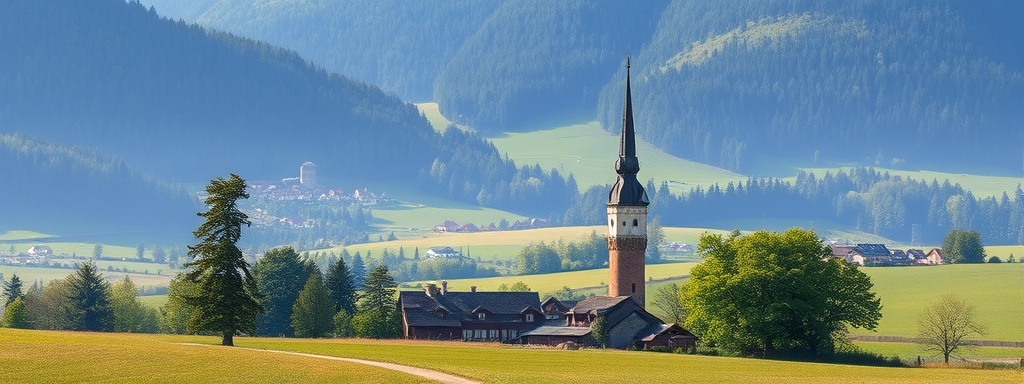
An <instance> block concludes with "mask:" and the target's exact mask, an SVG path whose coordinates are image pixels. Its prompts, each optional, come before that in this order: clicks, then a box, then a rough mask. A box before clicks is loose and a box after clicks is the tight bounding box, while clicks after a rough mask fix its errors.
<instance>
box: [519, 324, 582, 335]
mask: <svg viewBox="0 0 1024 384" xmlns="http://www.w3.org/2000/svg"><path fill="white" fill-rule="evenodd" d="M590 332H591V330H590V327H560V326H550V325H545V326H543V327H538V328H537V329H534V330H532V331H528V332H524V333H523V336H574V337H581V336H586V335H589V334H590Z"/></svg>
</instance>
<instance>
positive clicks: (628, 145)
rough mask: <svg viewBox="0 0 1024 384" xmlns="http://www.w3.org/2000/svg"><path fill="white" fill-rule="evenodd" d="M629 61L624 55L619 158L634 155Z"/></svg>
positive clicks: (634, 144)
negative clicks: (624, 73)
mask: <svg viewBox="0 0 1024 384" xmlns="http://www.w3.org/2000/svg"><path fill="white" fill-rule="evenodd" d="M629 61H630V59H629V57H626V102H625V103H623V107H622V108H623V109H622V135H621V136H620V137H619V158H624V157H636V139H635V137H634V136H635V133H634V132H633V96H632V93H631V92H630V89H629V67H630V62H629ZM638 165H639V164H638ZM637 171H639V169H638V170H637ZM620 173H621V172H620ZM633 173H636V172H633Z"/></svg>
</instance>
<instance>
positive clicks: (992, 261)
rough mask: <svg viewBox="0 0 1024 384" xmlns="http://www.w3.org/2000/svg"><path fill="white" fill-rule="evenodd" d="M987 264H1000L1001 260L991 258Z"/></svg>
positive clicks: (997, 257)
mask: <svg viewBox="0 0 1024 384" xmlns="http://www.w3.org/2000/svg"><path fill="white" fill-rule="evenodd" d="M988 262H989V263H993V264H999V263H1002V262H1003V260H1002V259H1000V258H999V256H992V257H990V258H988Z"/></svg>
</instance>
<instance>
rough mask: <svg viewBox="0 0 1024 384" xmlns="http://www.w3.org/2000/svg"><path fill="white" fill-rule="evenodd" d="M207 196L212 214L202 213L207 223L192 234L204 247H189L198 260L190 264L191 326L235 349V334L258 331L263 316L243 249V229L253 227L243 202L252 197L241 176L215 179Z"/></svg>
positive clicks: (190, 253)
mask: <svg viewBox="0 0 1024 384" xmlns="http://www.w3.org/2000/svg"><path fill="white" fill-rule="evenodd" d="M206 193H207V194H208V196H207V198H206V199H205V200H204V202H205V203H206V206H207V207H209V210H208V211H206V212H201V213H199V214H198V215H199V216H200V217H203V218H204V219H206V220H205V221H204V222H203V223H202V224H201V225H200V226H199V228H198V229H196V230H195V231H194V232H192V233H193V234H194V235H195V236H196V238H198V239H199V243H197V244H196V245H190V246H189V247H188V250H189V251H188V253H189V256H192V257H193V260H192V261H190V262H188V263H186V264H185V267H186V268H188V271H187V272H185V277H186V278H187V279H189V280H191V281H192V282H194V283H196V292H195V295H194V296H190V297H186V301H187V302H188V304H189V305H191V307H192V311H193V312H192V315H191V316H190V317H189V318H188V322H187V324H186V326H187V328H188V329H189V330H191V331H193V332H195V331H210V332H217V333H220V335H221V344H223V345H234V335H235V333H238V332H246V333H252V332H253V331H255V328H256V316H257V315H259V314H260V313H262V312H263V305H261V304H260V301H261V298H260V294H259V288H258V287H257V286H256V279H254V278H253V276H252V274H251V273H250V272H249V263H248V262H246V261H245V258H244V257H243V255H242V250H240V249H238V245H237V243H238V240H239V239H240V238H241V237H242V226H243V225H246V226H248V225H249V218H248V217H247V216H246V215H245V213H243V212H242V211H240V210H239V209H238V205H237V202H238V200H239V199H245V198H248V197H249V193H248V192H246V191H245V180H243V179H242V178H241V177H238V175H235V174H231V176H230V177H229V178H228V179H226V180H225V179H224V178H221V177H218V178H217V179H214V180H211V181H210V185H208V186H207V187H206Z"/></svg>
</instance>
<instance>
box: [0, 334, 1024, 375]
mask: <svg viewBox="0 0 1024 384" xmlns="http://www.w3.org/2000/svg"><path fill="white" fill-rule="evenodd" d="M0 339H2V340H4V348H0V367H3V369H2V370H0V381H3V382H27V383H64V382H67V383H71V382H154V383H162V382H168V383H171V382H174V383H177V382H275V383H276V382H329V381H334V382H346V383H350V382H351V383H371V382H373V383H380V382H387V383H405V382H425V380H423V379H420V378H418V377H413V376H410V375H407V374H403V373H398V372H393V371H387V370H383V369H381V368H376V367H371V366H366V365H358V364H355V363H349V362H343V361H331V360H323V359H317V358H313V357H305V356H295V355H285V354H277V353H270V352H267V351H258V350H251V349H243V348H230V347H220V346H215V345H214V344H217V343H218V342H219V339H218V338H215V337H208V336H169V335H138V334H110V333H76V332H53V331H24V330H11V329H0ZM235 342H236V345H238V346H239V347H244V348H255V349H266V350H276V351H294V352H303V353H311V354H317V355H326V356H335V357H347V358H359V359H366V360H373V361H383V362H390V363H397V364H403V365H410V366H415V367H421V368H427V369H433V370H437V371H441V372H445V373H450V374H454V375H458V376H462V377H466V378H469V379H473V380H479V381H481V382H485V383H526V382H530V383H565V382H611V383H626V382H658V383H684V382H687V383H689V382H699V383H749V382H758V383H793V382H815V383H842V384H848V383H1019V382H1020V380H1021V378H1022V372H1021V371H1019V370H979V369H959V368H882V367H863V366H848V365H832V364H816V363H800V362H785V361H772V360H759V359H745V358H731V357H709V356H694V355H680V354H669V353H653V352H637V351H618V350H596V349H587V350H580V351H566V350H556V349H549V348H520V347H511V346H502V345H498V344H491V343H462V342H415V341H386V340H360V339H330V340H308V339H283V338H246V337H242V338H236V340H235ZM196 344H205V345H196ZM254 367H258V369H253V368H254Z"/></svg>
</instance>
